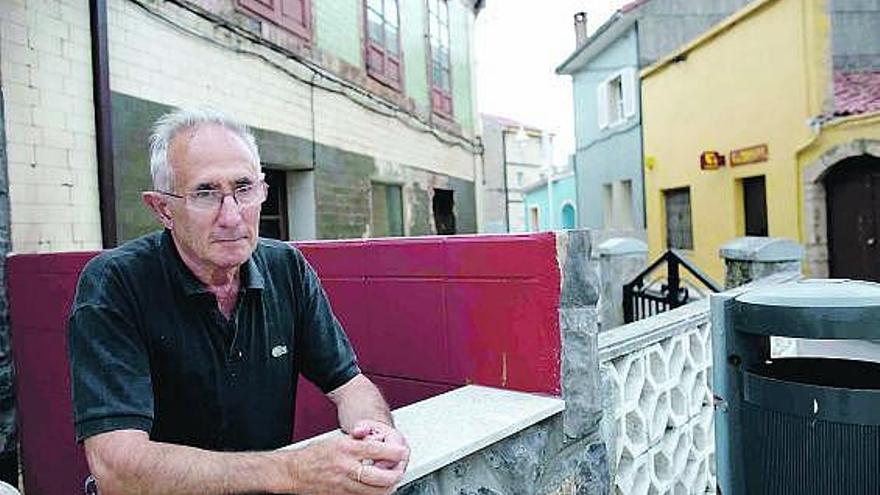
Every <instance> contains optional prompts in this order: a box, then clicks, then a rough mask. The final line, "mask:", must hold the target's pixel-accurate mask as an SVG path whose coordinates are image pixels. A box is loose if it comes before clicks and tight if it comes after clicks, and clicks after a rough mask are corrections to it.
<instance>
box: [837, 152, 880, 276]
mask: <svg viewBox="0 0 880 495" xmlns="http://www.w3.org/2000/svg"><path fill="white" fill-rule="evenodd" d="M825 192H826V198H827V207H828V212H827V213H828V215H827V216H828V254H829V256H828V262H829V268H830V273H831V276H832V277H834V278H852V279H858V280H872V281H875V282H880V158H876V157H873V156H869V155H862V156H857V157H853V158H847V159H846V160H843V161H841V162H840V163H838V164H837V165H835V166H834V168H833V169H832V170H831V172H830V173H829V174H828V176H827V177H826V178H825Z"/></svg>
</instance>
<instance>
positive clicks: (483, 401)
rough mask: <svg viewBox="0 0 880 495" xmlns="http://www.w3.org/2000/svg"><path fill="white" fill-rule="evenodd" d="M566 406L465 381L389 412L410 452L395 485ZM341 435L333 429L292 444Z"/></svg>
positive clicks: (443, 464) (449, 462) (301, 444)
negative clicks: (453, 388) (404, 469)
mask: <svg viewBox="0 0 880 495" xmlns="http://www.w3.org/2000/svg"><path fill="white" fill-rule="evenodd" d="M563 409H565V402H564V401H563V400H562V399H559V398H555V397H544V396H539V395H532V394H527V393H523V392H512V391H510V390H501V389H496V388H490V387H481V386H477V385H468V386H465V387H462V388H459V389H456V390H453V391H451V392H447V393H445V394H442V395H438V396H436V397H432V398H430V399H426V400H423V401H421V402H417V403H415V404H411V405H409V406H406V407H402V408H400V409H397V410H395V411H394V412H393V415H394V421H395V423H396V424H397V428H398V429H399V430H400V431H401V432H403V434H404V436H406V439H407V441H408V442H409V445H410V448H411V449H412V453H411V456H410V462H409V467H408V468H407V471H406V474H405V475H404V477H403V480H401V482H400V485H401V486H402V485H404V484H406V483H409V482H411V481H414V480H417V479H419V478H422V477H424V476H426V475H428V474H430V473H432V472H434V471H437V470H439V469H441V468H442V467H444V466H446V465H448V464H451V463H453V462H455V461H457V460H459V459H461V458H464V457H466V456H468V455H470V454H473V453H474V452H476V451H478V450H480V449H483V448H485V447H488V446H489V445H492V444H494V443H496V442H498V441H500V440H503V439H504V438H506V437H508V436H510V435H513V434H515V433H517V432H519V431H521V430H523V429H525V428H528V427H529V426H532V425H534V424H536V423H538V422H540V421H542V420H544V419H547V418H549V417H550V416H553V415H554V414H557V413H559V412H562V410H563ZM339 434H341V432H340V430H334V431H331V432H328V433H324V434H323V435H318V436H316V437H312V438H309V439H307V440H303V441H302V442H298V443H295V444H293V445H290V446H288V447H285V448H286V449H296V448H302V447H304V446H306V445H308V444H309V443H311V442H314V441H317V440H321V439H323V438H327V437H329V436H331V435H339Z"/></svg>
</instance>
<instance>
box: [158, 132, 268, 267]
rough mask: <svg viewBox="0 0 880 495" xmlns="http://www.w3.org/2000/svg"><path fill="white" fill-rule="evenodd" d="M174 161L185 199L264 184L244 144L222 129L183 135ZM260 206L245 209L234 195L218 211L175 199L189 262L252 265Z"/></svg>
mask: <svg viewBox="0 0 880 495" xmlns="http://www.w3.org/2000/svg"><path fill="white" fill-rule="evenodd" d="M168 158H169V161H170V163H171V171H172V173H173V174H174V192H175V193H176V194H179V195H183V196H186V195H188V194H190V193H192V192H194V191H199V190H221V191H223V192H224V193H231V192H232V191H233V190H234V189H235V188H236V187H241V186H243V185H247V184H258V183H259V182H260V180H261V179H260V177H259V174H258V173H257V168H256V165H255V164H254V162H253V156H251V154H250V152H249V151H248V148H247V146H246V145H245V143H244V141H242V139H241V138H239V137H238V136H237V135H236V134H235V133H233V132H232V131H230V130H228V129H226V128H224V127H222V126H219V125H213V124H209V125H201V126H198V127H196V128H194V129H186V130H184V131H182V132H180V133H179V134H177V136H175V137H174V139H173V140H172V141H171V143H170V147H169V152H168ZM260 204H261V203H260V202H256V203H254V204H252V205H249V206H244V207H240V206H239V205H238V204H236V202H235V200H234V199H233V197H232V196H231V195H229V196H226V197H224V198H223V201H222V203H221V204H220V205H218V206H217V207H215V208H212V209H198V208H194V207H193V204H192V202H191V201H190V200H189V199H174V200H171V201H170V204H169V210H170V212H171V217H172V220H173V223H172V227H171V232H172V234H173V236H174V239H175V240H176V241H177V245H178V248H179V249H180V251H181V254H182V255H183V257H184V259H185V260H187V261H189V262H195V263H197V264H198V265H199V266H200V267H201V268H204V269H207V270H210V271H213V270H218V269H219V270H228V269H230V268H234V267H237V266H240V265H241V264H242V263H244V262H245V261H247V259H248V258H249V257H250V255H251V253H252V252H253V250H254V248H255V247H256V244H257V234H258V226H259V223H260Z"/></svg>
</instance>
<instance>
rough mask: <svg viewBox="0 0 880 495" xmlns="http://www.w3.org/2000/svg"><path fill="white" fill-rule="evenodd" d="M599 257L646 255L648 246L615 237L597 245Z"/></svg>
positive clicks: (627, 238)
mask: <svg viewBox="0 0 880 495" xmlns="http://www.w3.org/2000/svg"><path fill="white" fill-rule="evenodd" d="M596 253H597V254H598V255H599V256H624V255H630V254H648V245H647V244H645V243H644V242H642V241H641V240H639V239H633V238H629V237H615V238H613V239H608V240H607V241H605V242H603V243H602V244H599V246H598V247H597V248H596Z"/></svg>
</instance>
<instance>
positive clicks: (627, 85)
mask: <svg viewBox="0 0 880 495" xmlns="http://www.w3.org/2000/svg"><path fill="white" fill-rule="evenodd" d="M747 3H748V0H689V1H687V2H682V1H681V0H639V1H635V2H632V3H630V4H628V5H626V6H624V7H622V8H621V9H620V10H619V11H617V13H615V14H614V15H613V16H612V17H611V18H610V19H609V20H608V21H607V22H606V23H605V24H603V25H602V26H601V27H600V28H599V29H597V30H596V32H595V33H594V34H593V35H592V36H590V37H587V36H586V31H587V26H586V22H587V21H586V16H585V15H583V14H577V15H576V16H575V30H576V33H577V38H578V44H577V48H576V49H575V51H574V53H572V54H571V55H570V56H569V57H568V59H566V60H565V62H563V63H562V65H560V66H559V67H558V68H557V69H556V72H557V73H558V74H567V75H570V76H572V79H573V84H572V86H573V90H574V122H575V141H576V147H577V149H576V153H575V160H576V166H575V170H576V182H577V188H578V192H579V200H578V202H577V207H578V208H577V210H578V211H579V212H580V215H578V220H577V225H578V227H582V228H591V229H613V230H644V228H645V202H644V197H645V194H644V187H643V185H644V179H643V177H644V176H643V170H644V169H643V165H642V164H643V163H644V156H643V152H642V119H641V101H640V94H641V91H640V81H639V71H640V70H641V69H643V68H645V67H647V66H649V65H651V64H653V63H654V62H656V61H657V60H659V59H660V58H662V57H663V56H665V55H666V54H668V53H670V52H672V51H673V50H674V49H675V48H677V47H679V46H681V45H683V44H685V43H687V42H688V41H690V40H691V39H693V38H696V37H697V36H699V35H700V34H701V33H703V32H705V31H707V30H708V29H709V28H710V27H711V26H712V25H714V24H715V23H717V22H719V21H720V20H722V19H724V18H725V17H727V16H728V15H730V14H732V13H733V12H735V11H737V10H739V9H740V8H741V7H742V6H743V5H745V4H747ZM686 138H687V136H682V139H686Z"/></svg>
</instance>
